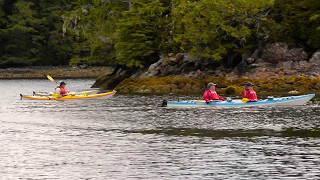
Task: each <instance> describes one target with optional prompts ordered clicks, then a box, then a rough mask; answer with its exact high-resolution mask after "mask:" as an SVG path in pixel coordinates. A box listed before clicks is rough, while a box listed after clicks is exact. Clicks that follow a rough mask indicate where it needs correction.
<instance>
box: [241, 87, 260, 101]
mask: <svg viewBox="0 0 320 180" xmlns="http://www.w3.org/2000/svg"><path fill="white" fill-rule="evenodd" d="M253 86H254V84H252V83H250V82H248V83H247V84H246V86H245V91H243V93H242V98H243V99H242V101H243V102H256V101H259V99H258V98H257V94H256V92H255V91H254V90H253Z"/></svg>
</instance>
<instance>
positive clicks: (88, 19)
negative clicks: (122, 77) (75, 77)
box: [63, 0, 129, 64]
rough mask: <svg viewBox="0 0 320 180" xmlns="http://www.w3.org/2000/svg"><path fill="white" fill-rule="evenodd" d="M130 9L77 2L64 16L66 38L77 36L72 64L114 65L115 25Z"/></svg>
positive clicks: (85, 0)
mask: <svg viewBox="0 0 320 180" xmlns="http://www.w3.org/2000/svg"><path fill="white" fill-rule="evenodd" d="M128 9H129V4H128V2H126V1H97V0H78V1H76V2H75V8H74V9H73V10H72V11H69V12H66V13H65V14H64V15H63V21H64V24H63V31H64V33H65V36H70V35H71V36H77V38H76V43H75V45H74V49H75V53H74V56H73V58H72V60H71V62H70V63H71V64H76V63H78V62H79V61H87V62H88V63H89V64H114V63H115V59H116V57H115V49H114V44H115V40H114V39H115V31H116V23H117V22H118V19H119V18H120V17H121V16H122V12H123V11H125V10H128ZM68 33H69V35H68Z"/></svg>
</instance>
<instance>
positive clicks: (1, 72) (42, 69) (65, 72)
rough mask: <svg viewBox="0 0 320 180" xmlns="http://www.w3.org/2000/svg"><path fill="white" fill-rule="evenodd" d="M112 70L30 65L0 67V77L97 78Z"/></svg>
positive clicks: (107, 68)
mask: <svg viewBox="0 0 320 180" xmlns="http://www.w3.org/2000/svg"><path fill="white" fill-rule="evenodd" d="M111 72H112V68H111V67H108V66H103V67H85V68H78V67H69V66H30V67H21V68H6V69H0V79H46V78H47V75H50V76H53V77H55V78H71V79H77V78H97V77H99V76H102V75H104V74H108V73H111Z"/></svg>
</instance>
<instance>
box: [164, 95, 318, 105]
mask: <svg viewBox="0 0 320 180" xmlns="http://www.w3.org/2000/svg"><path fill="white" fill-rule="evenodd" d="M314 96H315V94H307V95H301V96H289V97H281V98H268V99H265V100H261V101H256V102H246V103H244V102H242V100H241V99H239V100H230V101H218V102H210V103H208V104H207V103H206V102H205V101H203V100H189V101H168V102H167V101H166V100H164V101H163V104H162V106H167V107H210V106H217V107H253V106H257V107H259V106H302V105H305V104H306V103H307V102H308V101H310V100H311V99H312V98H313V97H314Z"/></svg>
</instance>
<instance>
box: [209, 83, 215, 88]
mask: <svg viewBox="0 0 320 180" xmlns="http://www.w3.org/2000/svg"><path fill="white" fill-rule="evenodd" d="M216 85H217V84H215V83H212V82H211V83H208V88H210V87H211V86H216Z"/></svg>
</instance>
